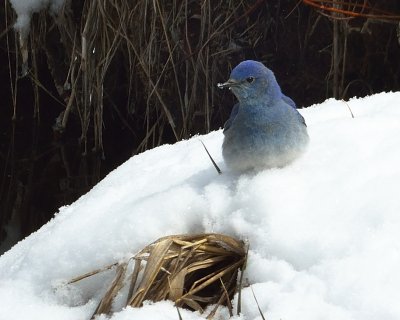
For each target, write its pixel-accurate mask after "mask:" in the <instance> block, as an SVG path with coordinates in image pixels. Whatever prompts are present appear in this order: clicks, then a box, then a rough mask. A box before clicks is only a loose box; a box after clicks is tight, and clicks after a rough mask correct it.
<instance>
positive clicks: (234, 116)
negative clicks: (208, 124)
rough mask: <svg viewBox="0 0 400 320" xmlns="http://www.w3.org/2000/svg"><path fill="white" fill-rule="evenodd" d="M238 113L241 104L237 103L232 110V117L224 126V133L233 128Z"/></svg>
mask: <svg viewBox="0 0 400 320" xmlns="http://www.w3.org/2000/svg"><path fill="white" fill-rule="evenodd" d="M238 111H239V103H236V104H235V105H234V106H233V108H232V111H231V115H230V116H229V119H228V120H226V122H225V124H224V131H223V132H225V131H226V130H228V129H229V128H230V127H231V125H232V122H233V120H235V118H236V115H237V113H238Z"/></svg>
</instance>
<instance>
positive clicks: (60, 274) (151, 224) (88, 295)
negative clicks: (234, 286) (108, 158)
mask: <svg viewBox="0 0 400 320" xmlns="http://www.w3.org/2000/svg"><path fill="white" fill-rule="evenodd" d="M348 106H349V107H350V108H351V110H352V111H353V113H354V115H355V118H354V119H353V118H352V117H351V114H350V112H349V109H348V107H347V106H346V103H345V102H342V101H335V100H333V99H330V100H327V101H325V102H324V103H322V104H319V105H314V106H311V107H309V108H307V109H303V110H301V113H302V114H303V115H304V117H305V119H306V121H307V124H308V129H309V134H310V145H309V148H308V150H307V152H306V153H305V154H304V156H303V157H301V158H300V159H298V160H297V161H296V162H295V163H293V164H292V165H290V166H288V167H285V168H282V169H273V170H265V171H261V172H252V173H247V174H242V175H238V174H234V173H230V172H228V171H227V170H226V169H225V166H224V164H223V161H222V156H221V143H222V138H223V135H222V132H221V130H220V131H216V132H212V133H210V134H208V135H206V136H201V137H193V138H192V139H190V140H188V141H182V142H179V143H176V144H174V145H164V146H161V147H159V148H156V149H154V150H151V151H147V152H145V153H143V154H141V155H138V156H135V157H132V158H131V159H130V160H128V161H127V162H126V163H124V164H123V165H121V166H120V167H119V168H117V169H116V170H114V171H113V172H111V173H110V174H109V175H108V176H107V177H106V178H105V179H104V180H103V181H101V182H100V183H99V184H98V185H97V186H95V187H94V188H93V189H92V190H91V191H90V192H89V193H87V194H86V195H84V196H82V197H81V198H80V199H79V200H78V201H76V202H75V203H73V204H71V205H69V206H66V207H62V208H61V209H60V210H59V212H58V213H57V214H56V216H55V217H54V219H53V220H52V221H50V222H49V223H48V224H47V225H45V226H44V227H42V228H41V229H40V230H39V231H38V232H36V233H34V234H32V235H30V236H29V237H28V238H26V239H25V240H23V241H21V242H20V243H18V244H17V245H16V246H14V247H13V248H12V249H11V250H10V251H8V252H7V253H5V254H4V255H3V256H1V257H0V319H1V320H19V319H21V320H22V319H30V320H35V319H40V320H54V319H58V320H63V319H71V320H72V319H74V320H75V319H82V320H83V319H88V318H89V317H90V315H91V314H92V312H93V310H94V308H95V307H96V303H97V302H98V299H99V295H98V294H97V291H96V288H97V285H98V283H99V282H100V283H101V280H102V279H103V278H104V277H105V276H95V277H93V278H92V279H90V280H84V281H82V282H81V283H78V284H76V285H69V286H65V285H63V283H64V282H65V281H67V280H69V279H72V278H73V277H75V276H78V275H81V274H84V273H86V272H88V271H92V270H94V269H97V268H101V267H103V266H106V265H109V264H110V263H113V262H116V261H119V260H122V259H124V258H126V257H127V256H131V255H133V254H135V253H136V252H137V251H138V250H140V249H141V248H142V247H144V246H145V245H147V244H148V243H150V242H152V241H154V240H156V239H157V238H159V237H162V236H165V235H170V234H179V233H199V232H218V233H225V234H228V235H232V236H235V237H238V238H241V239H245V240H247V241H248V242H249V244H250V252H249V259H248V267H247V269H246V271H245V277H246V278H247V280H246V282H248V283H250V284H252V288H253V290H254V292H255V294H256V297H257V299H258V302H259V305H260V308H261V309H262V311H263V312H264V315H265V316H266V318H267V319H270V320H279V319H284V320H290V319H293V320H294V319H296V320H301V319H306V320H313V319H324V320H329V319H332V320H344V319H359V320H376V319H385V320H390V319H396V320H398V319H400V303H399V302H398V301H399V300H400V291H399V288H400V272H399V270H400V231H399V230H400V167H399V165H400V134H399V133H400V93H382V94H377V95H374V96H370V97H367V98H362V99H353V100H351V101H349V102H348ZM200 139H201V140H202V141H203V142H204V143H205V144H206V145H207V147H208V149H209V151H210V152H211V154H212V155H213V156H214V158H215V159H216V161H217V163H218V164H219V165H220V167H221V168H222V170H223V171H224V173H223V174H222V175H220V176H219V175H218V174H217V173H216V171H215V169H214V168H213V167H212V165H211V163H210V161H209V159H208V157H207V155H206V153H205V152H204V149H203V147H202V145H201V143H200ZM224 169H225V170H224ZM102 277H103V278H102ZM85 281H86V282H85ZM242 293H243V297H242V299H243V301H242V308H243V312H242V315H241V316H239V317H236V319H256V318H258V319H260V315H259V313H258V310H257V306H256V303H255V301H254V298H253V295H252V293H251V290H250V288H245V289H244V290H243V292H242ZM235 299H236V298H235ZM181 313H182V317H183V319H185V320H193V319H202V316H201V315H199V314H197V313H192V312H190V311H186V310H182V312H181ZM217 318H218V317H217ZM219 318H221V319H227V318H228V313H227V311H226V310H225V311H224V310H222V311H221V312H220V316H219ZM99 319H103V320H104V319H107V318H106V317H105V316H101V317H100V318H99ZM111 319H112V320H125V319H152V320H154V319H174V320H176V319H178V315H177V311H176V309H175V308H174V307H173V305H172V303H170V302H160V303H156V304H152V303H147V304H146V305H145V306H144V307H142V308H138V309H133V308H127V309H124V310H122V311H119V312H116V313H115V314H114V315H113V316H112V317H111Z"/></svg>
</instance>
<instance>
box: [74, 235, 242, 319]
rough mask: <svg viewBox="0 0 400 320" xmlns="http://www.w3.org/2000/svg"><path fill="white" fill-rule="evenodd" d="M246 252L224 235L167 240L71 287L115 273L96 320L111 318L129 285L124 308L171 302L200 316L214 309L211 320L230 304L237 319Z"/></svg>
mask: <svg viewBox="0 0 400 320" xmlns="http://www.w3.org/2000/svg"><path fill="white" fill-rule="evenodd" d="M246 253H247V252H246V248H245V244H244V243H243V242H242V241H238V240H236V239H234V238H232V237H229V236H226V235H222V234H197V235H174V236H167V237H164V238H161V239H159V240H157V241H155V242H154V243H152V244H150V245H148V246H146V247H145V248H144V249H143V250H141V251H140V252H139V253H138V254H136V255H135V256H133V257H131V258H130V259H128V261H124V262H118V263H115V264H112V265H110V266H107V267H105V268H103V269H99V270H95V271H92V272H89V273H87V274H84V275H82V276H79V277H76V278H74V279H72V280H71V281H69V282H68V284H72V283H76V282H78V281H80V280H82V279H85V278H88V277H91V276H93V275H95V274H98V273H100V272H102V271H105V270H109V269H111V268H114V269H115V276H114V278H113V280H112V282H111V283H110V285H109V287H108V289H107V291H106V292H105V294H104V296H103V297H102V299H101V301H100V302H99V304H98V306H97V308H96V310H95V312H94V314H93V315H92V319H93V318H94V317H95V316H96V315H99V314H109V313H111V310H112V306H113V302H114V300H115V298H116V296H117V295H118V294H122V289H123V288H126V287H127V286H129V290H128V294H127V296H126V304H125V305H126V306H132V307H140V306H142V304H143V302H144V301H146V300H150V301H154V302H156V301H161V300H166V299H168V300H171V301H173V302H174V303H175V305H176V306H177V307H183V308H189V309H191V310H196V311H199V312H201V313H203V312H204V310H205V308H206V307H207V306H210V305H214V307H213V308H212V310H211V312H209V314H208V315H207V318H212V317H213V316H214V315H215V313H216V311H217V309H218V307H219V306H221V305H226V306H227V307H228V309H229V312H230V314H231V316H233V307H232V305H231V299H232V298H233V295H234V293H235V292H237V291H238V290H239V288H240V285H241V281H238V275H239V272H240V270H242V271H243V268H244V266H245V262H246V256H247V254H246ZM239 310H240V308H238V311H239Z"/></svg>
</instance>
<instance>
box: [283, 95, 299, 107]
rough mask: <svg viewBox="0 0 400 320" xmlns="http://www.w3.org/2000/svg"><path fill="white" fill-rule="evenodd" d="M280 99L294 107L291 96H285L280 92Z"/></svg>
mask: <svg viewBox="0 0 400 320" xmlns="http://www.w3.org/2000/svg"><path fill="white" fill-rule="evenodd" d="M282 100H283V101H284V102H286V103H287V104H288V105H289V106H291V107H293V108H295V109H296V103H294V101H293V100H292V99H291V98H289V97H288V96H285V95H284V94H283V93H282Z"/></svg>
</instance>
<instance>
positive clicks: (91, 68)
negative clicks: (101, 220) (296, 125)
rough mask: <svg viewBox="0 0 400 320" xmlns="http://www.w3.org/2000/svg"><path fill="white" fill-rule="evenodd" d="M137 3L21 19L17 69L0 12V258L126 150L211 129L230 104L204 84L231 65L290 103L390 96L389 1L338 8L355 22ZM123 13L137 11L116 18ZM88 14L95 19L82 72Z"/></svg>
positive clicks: (296, 11) (9, 12) (12, 35)
mask: <svg viewBox="0 0 400 320" xmlns="http://www.w3.org/2000/svg"><path fill="white" fill-rule="evenodd" d="M67 2H68V1H67ZM142 2H143V1H137V2H136V4H137V6H139V8H138V7H134V8H133V7H132V8H130V7H123V6H122V5H121V8H115V7H111V8H106V9H107V10H103V11H105V12H107V14H106V15H104V13H103V16H102V15H100V14H98V15H92V16H91V15H90V13H91V12H92V13H93V12H101V11H102V10H101V9H102V8H97V7H94V4H93V3H94V2H93V3H91V2H90V1H84V0H82V1H78V0H77V1H73V2H71V6H70V7H69V8H68V10H65V11H64V12H63V14H62V17H63V19H64V20H62V19H58V20H57V18H56V17H55V16H54V15H51V14H49V13H48V12H47V11H46V10H43V11H42V12H40V13H36V14H34V16H33V19H32V24H31V32H30V35H29V36H28V38H27V39H26V41H25V43H26V44H27V51H28V53H29V58H28V60H27V61H23V58H22V53H23V49H21V47H20V46H19V45H18V41H17V39H18V38H17V36H18V35H17V33H16V32H15V31H14V29H13V28H12V24H13V23H14V21H15V19H16V16H15V13H14V12H13V9H12V7H11V5H10V3H8V2H7V1H6V3H5V5H4V6H2V8H0V37H1V38H0V79H1V86H0V108H1V113H0V214H1V216H0V254H2V253H3V252H4V251H6V250H7V249H9V248H10V247H11V246H12V245H13V244H14V243H15V242H17V241H19V240H20V239H22V238H24V237H25V236H27V235H29V234H30V233H31V232H33V231H35V230H37V229H38V228H40V227H41V226H42V225H43V224H44V223H46V222H47V221H48V220H50V219H51V217H52V216H53V215H54V213H55V212H57V209H58V208H59V207H60V206H62V205H67V204H70V203H71V202H73V201H75V200H76V199H77V198H78V197H79V196H80V195H82V194H84V193H86V192H87V191H89V190H90V188H91V187H92V186H93V185H95V184H96V183H97V182H98V181H100V180H101V179H102V178H103V177H104V176H105V175H106V174H107V173H108V172H110V171H111V170H113V169H114V168H116V167H117V166H119V165H120V164H121V163H123V162H124V161H126V160H127V159H128V158H129V157H131V156H132V155H134V154H137V153H140V152H142V151H144V150H146V149H149V148H153V147H156V146H157V145H160V144H162V143H174V142H176V141H178V140H180V139H184V138H188V137H190V136H191V135H193V134H196V133H206V132H209V131H210V130H216V129H218V128H220V127H221V126H223V123H224V121H225V120H226V119H227V117H228V116H229V112H230V108H231V106H232V104H233V103H234V99H233V97H232V96H231V95H230V94H229V93H226V92H223V91H218V90H217V89H216V84H217V83H218V82H222V81H224V80H226V79H227V78H228V77H229V73H230V70H231V69H232V68H233V67H234V66H235V65H236V64H237V63H239V62H240V61H242V60H244V59H254V60H260V61H262V62H264V63H265V64H266V65H267V66H268V67H269V68H271V69H272V70H273V71H274V72H275V75H276V77H277V79H278V82H279V83H280V85H281V87H282V90H283V92H284V93H285V94H286V95H288V96H290V97H292V98H293V100H294V101H295V102H296V103H297V105H298V107H300V108H302V107H307V106H309V105H311V104H314V103H319V102H322V101H324V100H325V99H326V98H329V97H336V98H337V99H348V98H350V97H354V96H357V97H362V96H365V95H370V94H373V93H377V92H381V91H396V90H399V89H400V83H399V75H400V70H399V69H400V44H399V43H400V27H399V18H398V17H399V15H400V2H398V1H389V0H387V1H375V2H374V1H370V2H368V3H367V4H368V6H365V4H366V2H364V1H358V2H360V3H361V4H364V6H365V7H362V5H361V4H360V6H355V5H356V4H358V2H357V1H353V5H354V6H353V7H351V8H350V7H342V9H345V10H348V11H349V10H350V9H351V10H350V11H353V12H361V13H363V14H364V15H366V16H360V17H351V16H350V15H348V14H337V13H332V12H329V11H319V10H318V8H316V7H311V6H308V5H306V4H305V1H279V0H273V1H247V2H246V3H243V2H241V1H221V2H220V1H210V2H207V1H205V2H200V1H180V2H176V1H173V0H171V1H164V2H157V3H158V5H159V7H158V8H151V7H144V2H143V4H142ZM178 3H181V4H178ZM182 3H183V4H182ZM349 3H350V4H351V1H350V2H349ZM124 6H127V5H126V4H124ZM140 6H142V7H140ZM341 6H342V5H341ZM103 9H104V8H103ZM179 9H181V10H179ZM126 10H131V12H133V13H135V12H136V11H135V10H137V12H136V15H137V16H136V17H135V15H134V14H132V16H134V19H132V20H129V19H127V20H124V17H126V16H121V12H125V11H126ZM144 12H145V13H147V14H146V15H144ZM388 15H392V16H394V17H390V18H386V16H388ZM121 17H122V18H121ZM88 19H97V20H95V21H96V22H97V24H93V25H94V26H95V27H94V28H93V29H91V30H89V31H88V34H89V37H90V39H91V41H92V42H90V44H89V49H90V50H91V51H90V52H93V55H92V56H89V59H91V60H89V59H88V60H89V61H87V62H85V64H83V63H82V61H83V58H82V56H80V52H81V48H82V46H83V45H82V42H81V40H80V39H81V36H82V32H83V30H84V26H85V21H87V20H88ZM121 21H122V22H121ZM102 22H107V23H104V24H103V27H102V24H101V23H102ZM120 22H121V25H122V24H124V23H125V25H126V26H127V27H126V30H125V29H124V30H123V31H121V29H118V28H120V24H119V23H120ZM110 26H111V27H110ZM71 34H72V35H73V34H77V35H78V36H77V37H76V38H75V39H77V40H75V46H74V41H73V39H74V36H71ZM124 36H125V37H124ZM113 39H118V41H119V42H118V43H114V42H113ZM90 46H91V47H90ZM109 48H114V49H115V50H113V52H112V55H111V56H110V55H108V56H107V52H109V51H108V50H107V49H109ZM150 49H151V50H150ZM73 50H76V54H75V55H74V54H73V52H75V51H73ZM96 50H97V52H100V53H99V54H96V55H95V53H94V52H95V51H96ZM71 52H72V54H71ZM105 59H106V60H107V61H108V62H109V64H107V66H106V67H105V64H104V61H105ZM75 60H77V61H78V62H77V63H80V66H83V65H85V66H86V67H85V69H84V70H85V71H82V72H81V73H79V72H78V73H76V76H77V78H78V81H77V82H76V83H75V85H76V92H75V96H73V99H71V96H72V93H71V92H72V91H71V88H70V87H68V86H63V85H64V84H65V80H66V79H68V74H69V73H68V72H70V71H69V68H70V66H72V65H73V63H75V62H74V61H75ZM77 65H78V64H76V66H77ZM99 70H100V71H104V73H103V77H101V72H100V71H99ZM85 72H86V73H85ZM85 75H86V76H87V79H86V80H85V78H84V76H85ZM99 79H100V82H99ZM85 81H87V82H85ZM71 83H72V81H71V82H70V84H71ZM154 84H156V86H154ZM99 88H101V90H100V89H99ZM88 97H90V100H88V99H89V98H88ZM69 99H71V101H73V103H72V108H71V113H70V114H69V117H68V121H67V123H66V126H61V127H60V124H59V122H57V119H62V117H63V115H64V114H63V111H64V110H65V109H66V105H67V104H68V101H69ZM166 109H167V111H166ZM85 112H86V113H85ZM84 114H86V118H84V117H83V116H82V115H84ZM171 121H173V122H174V124H175V127H172V126H171Z"/></svg>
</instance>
